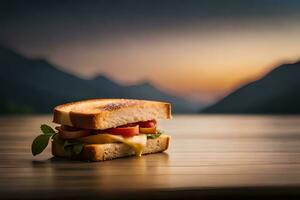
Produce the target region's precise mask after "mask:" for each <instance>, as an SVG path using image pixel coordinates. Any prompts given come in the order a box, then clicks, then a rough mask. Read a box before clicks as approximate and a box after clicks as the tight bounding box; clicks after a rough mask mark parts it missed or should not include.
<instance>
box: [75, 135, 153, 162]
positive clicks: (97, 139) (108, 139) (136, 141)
mask: <svg viewBox="0 0 300 200" xmlns="http://www.w3.org/2000/svg"><path fill="white" fill-rule="evenodd" d="M77 140H80V141H82V142H84V143H88V144H107V143H114V142H122V143H124V144H126V145H128V146H129V147H130V148H132V150H134V152H135V155H136V156H141V155H142V152H143V150H144V148H145V147H146V145H147V136H146V135H145V134H139V135H136V136H133V137H122V136H121V135H112V134H106V133H105V134H97V135H91V136H87V137H82V138H78V139H77Z"/></svg>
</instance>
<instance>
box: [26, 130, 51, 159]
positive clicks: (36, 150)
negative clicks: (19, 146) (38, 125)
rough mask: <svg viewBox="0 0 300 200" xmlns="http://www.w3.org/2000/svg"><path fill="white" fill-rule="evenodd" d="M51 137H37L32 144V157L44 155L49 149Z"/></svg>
mask: <svg viewBox="0 0 300 200" xmlns="http://www.w3.org/2000/svg"><path fill="white" fill-rule="evenodd" d="M50 137H51V136H49V135H39V136H37V137H36V138H35V139H34V140H33V142H32V144H31V152H32V155H34V156H35V155H37V154H40V153H42V151H44V149H45V148H46V147H47V145H48V143H49V139H50Z"/></svg>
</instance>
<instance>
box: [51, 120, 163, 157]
mask: <svg viewBox="0 0 300 200" xmlns="http://www.w3.org/2000/svg"><path fill="white" fill-rule="evenodd" d="M56 130H57V131H58V133H57V135H58V137H59V139H60V140H62V141H63V143H64V144H65V143H66V141H67V142H68V143H75V144H76V143H77V142H79V143H82V144H107V143H116V142H120V143H124V144H126V145H128V146H129V147H130V148H131V149H132V150H133V151H134V152H135V154H136V156H141V154H142V152H143V150H144V148H145V147H146V145H147V139H154V138H157V137H159V136H160V135H161V132H160V131H158V130H157V122H156V120H149V121H143V122H137V123H131V124H127V125H123V126H119V127H115V128H109V129H105V130H90V129H80V128H75V127H71V126H65V125H61V126H59V127H56Z"/></svg>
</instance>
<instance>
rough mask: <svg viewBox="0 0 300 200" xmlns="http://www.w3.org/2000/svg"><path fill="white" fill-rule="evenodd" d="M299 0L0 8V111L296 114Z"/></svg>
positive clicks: (13, 4) (299, 95) (54, 3)
mask: <svg viewBox="0 0 300 200" xmlns="http://www.w3.org/2000/svg"><path fill="white" fill-rule="evenodd" d="M299 8H300V3H299V1H292V0H288V1H278V0H263V1H250V2H246V1H232V0H230V1H1V3H0V26H1V29H0V71H1V73H0V89H1V96H0V113H1V114H11V113H49V112H51V111H52V108H53V107H54V106H55V105H57V104H61V103H65V102H69V101H75V100H81V99H87V98H137V99H153V100H162V101H169V102H171V103H172V104H173V108H174V112H175V113H256V114H260V113H267V114H298V113H299V112H300V103H299V102H300V101H299V100H300V92H299V89H298V88H299V86H300V81H299V80H300V79H299V78H300V62H299V61H298V59H299V52H300V46H299V44H300V38H299V34H300V24H299V20H300V14H299Z"/></svg>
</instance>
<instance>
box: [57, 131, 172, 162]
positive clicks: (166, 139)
mask: <svg viewBox="0 0 300 200" xmlns="http://www.w3.org/2000/svg"><path fill="white" fill-rule="evenodd" d="M170 138H171V137H170V136H168V135H161V136H160V137H158V138H156V139H148V140H147V145H146V147H145V149H144V151H143V153H142V154H143V155H144V154H150V153H158V152H163V151H165V150H167V149H168V148H169V143H170ZM52 154H53V155H54V156H56V157H63V158H69V159H74V160H81V161H92V162H96V161H105V160H112V159H116V158H122V157H127V156H133V155H135V152H134V151H133V150H132V149H131V148H130V147H129V146H127V145H125V144H123V143H109V144H86V145H84V147H83V150H82V152H81V153H80V154H79V155H69V154H67V153H66V152H65V151H64V149H63V146H62V145H60V144H58V143H55V141H52Z"/></svg>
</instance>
